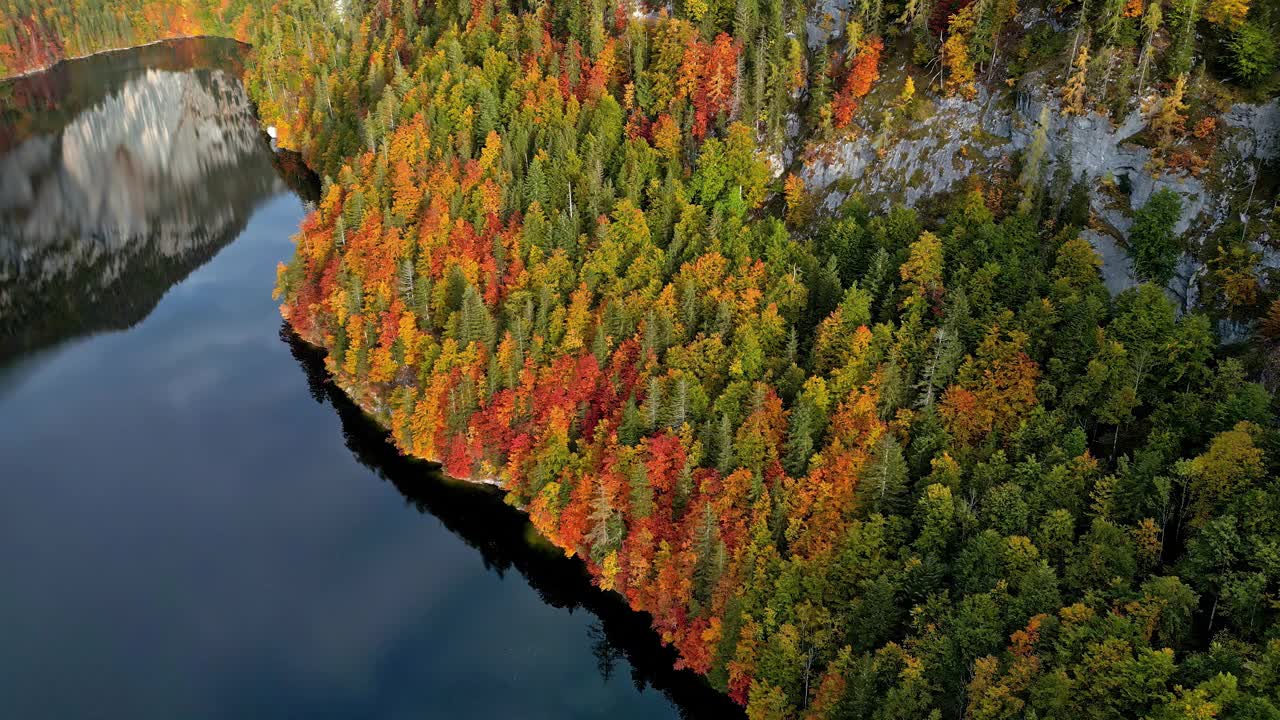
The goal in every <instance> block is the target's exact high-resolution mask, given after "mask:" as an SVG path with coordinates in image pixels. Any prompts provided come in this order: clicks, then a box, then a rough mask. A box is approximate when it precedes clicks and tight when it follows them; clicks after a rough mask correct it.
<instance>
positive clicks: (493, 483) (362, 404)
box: [285, 318, 634, 610]
mask: <svg viewBox="0 0 1280 720" xmlns="http://www.w3.org/2000/svg"><path fill="white" fill-rule="evenodd" d="M285 324H286V325H287V326H288V327H289V332H290V333H292V334H293V336H294V337H296V338H298V339H299V340H301V341H302V342H303V343H306V345H307V346H308V347H310V348H312V349H314V350H316V351H317V352H321V353H324V354H325V355H326V356H328V354H329V348H327V347H325V346H324V345H323V344H321V343H318V342H314V341H313V340H312V339H311V338H309V337H307V336H305V335H303V334H302V333H300V332H298V331H297V329H295V328H294V327H293V324H292V323H290V322H289V319H288V318H285ZM325 375H326V379H327V380H328V382H330V383H332V384H333V386H334V387H336V388H337V389H338V390H339V391H340V392H341V393H342V394H343V395H344V396H346V398H347V399H348V400H350V401H351V404H352V405H355V406H356V407H357V408H359V409H360V412H362V413H364V415H365V417H367V418H369V421H370V422H372V423H373V424H375V425H377V426H378V427H379V428H381V429H382V430H383V431H384V432H386V433H387V442H388V443H390V444H391V446H392V447H393V448H394V449H395V451H396V452H397V453H399V454H401V455H403V456H404V457H407V458H413V459H414V460H420V461H422V462H427V463H431V464H433V465H437V466H439V468H440V474H442V475H444V476H445V477H447V478H449V479H450V480H456V481H458V482H465V483H472V484H474V485H488V486H490V487H495V488H498V489H499V490H506V483H504V482H503V481H502V479H501V478H497V477H455V476H453V475H450V474H449V473H447V472H445V471H444V463H442V462H440V461H439V460H438V459H436V458H424V457H419V456H417V455H414V454H412V453H408V452H405V451H404V449H403V448H401V447H400V446H399V445H397V444H396V443H395V442H394V440H393V436H392V434H391V428H390V427H388V426H387V425H386V423H384V422H382V418H381V417H379V416H378V413H377V412H376V411H375V410H374V409H373V408H371V407H370V403H369V398H368V397H367V396H364V395H359V394H357V393H355V392H352V390H353V388H350V387H347V386H345V385H343V384H342V383H341V382H340V381H339V379H338V377H337V376H335V375H334V374H333V373H331V372H328V370H327V369H326V371H325ZM512 507H515V508H516V509H517V510H519V511H520V512H522V513H524V514H525V515H526V516H527V515H528V510H527V509H526V508H525V507H523V506H518V505H513V506H512ZM633 610H634V608H633Z"/></svg>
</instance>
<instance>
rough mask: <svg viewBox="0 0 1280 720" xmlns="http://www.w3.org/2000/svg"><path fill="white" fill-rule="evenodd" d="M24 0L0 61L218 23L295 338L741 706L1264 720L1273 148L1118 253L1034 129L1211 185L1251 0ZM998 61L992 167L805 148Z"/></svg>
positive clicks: (1163, 216)
mask: <svg viewBox="0 0 1280 720" xmlns="http://www.w3.org/2000/svg"><path fill="white" fill-rule="evenodd" d="M46 5H48V4H47V3H42V2H36V3H34V4H33V3H25V4H24V2H23V0H18V1H17V3H16V4H15V3H14V2H13V1H12V0H10V3H9V5H8V6H7V9H5V10H4V13H3V16H4V18H5V20H6V22H5V23H3V24H0V25H2V27H3V32H4V33H5V34H4V35H0V70H3V71H4V72H0V74H14V73H17V72H21V71H24V70H27V69H31V68H35V67H40V66H44V65H47V64H49V63H50V62H53V61H56V60H57V59H60V58H62V57H70V56H74V55H79V54H84V53H85V52H90V51H92V50H94V49H102V48H106V47H112V46H119V45H122V44H123V45H129V44H137V43H139V42H146V41H149V40H151V39H155V38H158V37H168V36H174V35H182V34H217V35H227V36H234V37H238V38H241V39H244V40H246V41H248V42H250V43H252V45H253V54H252V56H251V61H250V63H249V67H248V70H247V75H246V82H247V86H248V89H249V92H250V95H251V96H252V97H253V99H254V101H255V102H256V104H257V109H258V112H259V115H260V116H261V119H262V122H263V124H264V125H268V126H271V127H273V128H274V130H275V138H276V142H277V143H278V145H279V146H280V147H282V148H287V149H290V150H295V151H297V152H299V153H301V156H302V157H303V158H304V159H305V161H306V162H307V164H308V165H309V166H310V167H311V168H312V169H313V170H314V171H315V172H316V174H317V175H318V176H320V177H321V178H322V191H321V194H320V197H319V200H318V202H316V203H315V206H314V209H313V211H312V212H310V214H309V215H308V217H307V219H306V220H305V221H304V223H303V225H302V227H301V228H300V229H299V231H298V234H297V236H296V254H295V255H294V257H293V258H292V259H291V260H290V261H289V262H288V263H286V264H282V265H281V266H280V268H279V269H278V287H277V292H278V298H279V301H280V303H281V312H282V314H283V316H284V317H285V319H286V320H287V321H288V323H289V324H290V325H291V326H292V328H293V330H294V331H295V332H296V333H297V334H298V335H299V336H300V337H301V338H303V339H304V340H306V341H308V342H310V343H312V344H314V345H317V346H319V347H321V348H323V350H324V351H325V352H326V354H327V359H326V361H325V364H326V367H327V370H328V371H329V373H330V374H331V375H332V377H333V381H334V382H335V383H336V384H337V385H338V386H339V387H341V388H342V389H343V390H344V391H345V392H346V393H347V394H348V395H350V396H351V397H352V398H353V399H354V400H355V401H356V402H357V403H358V404H359V405H361V406H362V407H363V408H364V409H365V410H366V412H368V413H369V414H371V415H372V416H374V417H375V418H377V419H378V420H379V422H380V423H382V424H383V425H384V426H385V427H386V428H387V429H388V430H389V432H390V434H391V437H392V439H393V441H394V443H395V445H396V447H397V448H399V450H400V451H401V452H403V453H405V454H408V455H412V456H415V457H419V458H424V459H428V460H432V461H436V462H439V463H440V464H441V465H442V466H443V467H444V469H445V471H446V472H447V473H448V474H449V475H451V476H454V477H457V478H464V479H476V480H490V481H496V482H499V483H501V485H502V487H503V489H504V490H505V492H506V498H507V501H508V502H509V503H510V504H512V505H515V506H518V507H520V508H523V509H524V510H526V511H527V513H528V515H529V517H530V519H531V521H532V523H533V525H534V526H535V527H536V528H537V530H538V531H539V532H540V533H541V534H542V535H543V536H544V537H545V538H546V539H547V540H548V541H550V543H552V544H554V545H555V546H556V547H557V548H559V549H561V550H563V552H564V553H565V554H566V555H569V556H573V557H576V558H579V559H580V560H581V562H582V563H584V564H585V565H586V567H587V568H588V569H589V571H590V574H591V576H592V577H593V579H594V581H595V583H596V584H597V585H599V587H601V588H604V589H606V590H611V591H614V592H616V593H619V594H621V595H622V596H623V597H625V599H626V601H627V603H628V604H629V605H630V606H631V607H632V608H633V609H635V610H637V611H642V612H645V613H648V614H649V616H651V618H652V623H653V626H654V628H655V629H656V630H657V632H658V633H659V635H660V636H661V639H662V640H663V642H665V643H669V644H671V645H673V646H674V647H675V648H677V649H678V651H679V657H680V660H679V662H680V665H681V666H682V667H686V668H689V669H691V670H693V671H695V672H696V673H699V674H701V675H704V676H705V677H706V679H707V681H708V682H709V683H710V684H711V685H712V686H714V687H715V688H717V689H719V690H721V691H723V692H724V693H726V694H728V695H729V696H730V697H731V698H732V699H733V700H734V701H736V702H738V703H740V704H741V705H743V706H745V708H746V712H747V715H748V717H750V718H751V720H782V719H784V718H786V719H795V720H799V719H800V718H812V719H814V720H818V719H823V718H884V719H891V718H893V719H896V718H920V719H922V720H923V719H926V718H928V719H930V720H933V719H938V720H941V719H942V718H966V719H972V720H994V719H996V718H1026V719H1028V720H1030V719H1032V718H1039V719H1041V720H1045V719H1048V718H1064V719H1065V718H1151V719H1152V720H1173V719H1174V718H1187V719H1188V720H1189V719H1191V718H1196V719H1206V718H1224V719H1226V718H1238V719H1241V720H1244V719H1250V720H1252V719H1254V718H1258V719H1261V718H1280V419H1278V417H1280V416H1278V414H1280V401H1277V400H1276V392H1275V391H1276V387H1277V384H1280V270H1277V261H1276V260H1275V258H1276V257H1277V255H1276V252H1277V250H1276V247H1277V231H1278V230H1280V227H1278V223H1277V214H1276V210H1277V207H1278V206H1277V188H1278V187H1280V165H1278V164H1277V163H1278V162H1280V159H1278V158H1277V153H1275V151H1274V146H1273V149H1272V151H1271V154H1269V155H1268V154H1267V153H1266V152H1264V150H1257V151H1256V152H1255V153H1254V155H1252V156H1250V158H1252V160H1251V161H1252V162H1254V163H1255V164H1254V165H1253V171H1252V172H1253V174H1252V175H1251V176H1250V177H1252V178H1253V183H1252V187H1248V186H1244V188H1243V190H1242V191H1240V192H1238V193H1237V194H1236V195H1231V196H1230V197H1233V198H1238V204H1236V205H1231V211H1230V212H1221V213H1219V217H1218V218H1217V219H1216V220H1214V221H1213V222H1201V221H1198V220H1196V219H1195V218H1196V217H1200V216H1197V215H1195V214H1194V213H1195V212H1200V211H1199V210H1195V209H1193V208H1191V207H1190V205H1189V200H1188V199H1187V196H1186V195H1185V194H1180V193H1179V192H1176V191H1175V190H1177V186H1167V185H1161V184H1159V183H1156V185H1154V186H1153V189H1151V190H1150V192H1149V193H1146V195H1145V197H1143V198H1142V199H1141V201H1140V202H1139V201H1136V200H1135V201H1134V206H1135V209H1134V210H1133V211H1132V212H1131V213H1130V212H1127V210H1126V211H1125V213H1124V214H1125V222H1124V225H1125V226H1126V227H1124V228H1120V229H1117V228H1115V227H1110V229H1111V230H1115V233H1113V234H1115V235H1117V237H1118V239H1117V240H1116V241H1115V243H1116V246H1117V247H1119V248H1121V249H1120V251H1119V252H1118V255H1119V256H1120V257H1119V259H1117V258H1116V257H1111V256H1110V255H1109V254H1108V253H1105V252H1102V251H1101V250H1100V249H1099V247H1100V246H1099V244H1098V243H1096V242H1091V238H1094V237H1095V236H1101V235H1105V234H1106V231H1107V230H1108V227H1109V226H1108V224H1107V223H1106V222H1105V221H1104V220H1102V219H1100V216H1103V215H1104V213H1103V212H1102V211H1101V210H1100V209H1099V202H1100V201H1099V198H1102V199H1103V201H1104V202H1112V204H1114V198H1118V197H1123V198H1124V199H1125V201H1126V202H1128V200H1129V198H1130V197H1137V195H1133V194H1132V193H1131V191H1130V190H1129V189H1127V188H1125V187H1124V186H1125V185H1126V183H1129V182H1130V180H1129V178H1130V175H1124V176H1123V178H1121V177H1120V176H1119V175H1118V174H1116V175H1106V176H1103V175H1095V176H1093V177H1089V176H1087V175H1083V174H1082V175H1076V174H1074V173H1073V172H1072V170H1071V167H1072V166H1071V165H1070V163H1069V162H1067V161H1066V160H1064V159H1062V158H1060V157H1058V156H1057V155H1056V154H1055V153H1056V151H1055V150H1054V149H1053V147H1054V145H1053V139H1052V138H1053V132H1054V130H1052V128H1053V127H1056V126H1055V125H1054V122H1056V121H1055V120H1052V119H1051V115H1052V116H1053V117H1058V118H1065V119H1066V120H1067V121H1070V120H1071V119H1072V118H1077V119H1084V118H1094V119H1096V120H1095V121H1096V122H1100V123H1111V124H1115V125H1119V124H1121V122H1122V121H1123V119H1124V118H1125V117H1140V118H1142V121H1141V129H1140V132H1139V133H1138V134H1135V135H1134V137H1135V138H1136V140H1135V142H1137V143H1138V144H1140V145H1141V147H1142V148H1143V152H1144V153H1146V154H1147V155H1146V157H1148V158H1149V160H1148V164H1147V165H1146V166H1145V167H1144V168H1141V169H1140V170H1141V172H1144V173H1147V174H1148V175H1150V176H1152V177H1166V176H1176V177H1178V178H1187V179H1190V180H1192V181H1194V182H1198V183H1203V184H1206V185H1210V184H1211V183H1212V182H1213V179H1214V177H1215V175H1218V174H1219V171H1218V170H1217V168H1218V165H1216V164H1215V163H1219V162H1221V157H1222V156H1221V151H1220V150H1219V149H1218V148H1220V147H1221V146H1222V145H1223V142H1222V141H1220V140H1219V138H1220V137H1224V136H1223V135H1222V133H1225V132H1226V131H1227V129H1228V128H1229V127H1234V126H1232V125H1230V122H1232V121H1230V119H1229V116H1230V117H1235V116H1234V115H1231V113H1232V112H1237V113H1238V111H1234V110H1231V108H1233V107H1235V106H1236V104H1240V103H1253V104H1254V105H1256V106H1259V107H1274V106H1275V100H1274V97H1275V95H1276V89H1277V88H1278V87H1280V79H1278V78H1277V69H1278V64H1280V47H1277V42H1278V41H1277V38H1278V37H1280V35H1278V33H1280V3H1277V2H1276V0H1128V2H1125V1H1124V0H1076V1H1072V0H1044V1H1043V2H1034V1H1033V0H1023V2H1022V3H1019V2H1018V0H906V1H905V2H903V1H902V0H858V2H852V3H850V2H817V3H814V2H800V1H799V0H732V1H731V0H677V1H676V2H675V3H674V4H673V5H668V6H662V5H658V4H646V3H644V2H633V1H632V0H624V1H623V2H613V1H612V0H610V1H609V2H606V1H605V0H543V1H540V2H533V1H529V2H523V1H519V0H517V1H515V2H510V1H508V0H470V2H460V1H454V0H347V1H346V2H345V3H340V4H338V5H337V6H335V5H333V4H331V3H330V2H329V0H277V1H276V2H274V3H267V2H255V1H254V0H223V2H219V3H214V2H207V3H205V2H194V3H187V2H178V1H174V2H165V1H164V0H156V1H155V2H140V1H139V2H120V1H116V0H74V1H72V0H64V1H60V2H56V3H52V7H45V6H46ZM38 8H39V10H38ZM1015 86H1018V87H1023V88H1026V87H1031V86H1034V87H1035V88H1036V92H1039V93H1040V94H1041V95H1042V96H1044V97H1045V98H1046V101H1045V102H1044V104H1043V109H1041V110H1039V112H1038V113H1033V115H1032V117H1033V118H1034V121H1033V122H1031V123H1029V124H1028V125H1027V129H1026V136H1027V142H1026V143H1025V145H1024V146H1023V147H1021V148H1020V149H1018V151H1017V152H1016V153H1010V154H1009V157H1007V158H1004V160H1003V163H1004V164H1003V165H1002V166H1000V168H1001V169H999V170H998V171H993V172H974V173H971V174H968V175H966V176H965V177H963V178H962V179H960V180H958V181H957V182H955V183H954V184H952V185H951V186H950V187H949V188H948V189H947V190H946V191H945V192H941V193H936V194H931V195H929V196H928V197H924V198H922V199H919V200H918V201H911V202H908V201H906V200H905V199H904V197H906V196H905V195H904V196H900V197H889V198H887V199H886V198H883V197H871V196H869V195H865V194H863V193H860V192H856V191H850V192H847V193H840V194H832V193H830V192H829V191H828V190H827V189H826V188H825V187H819V186H818V185H817V183H816V182H815V181H814V175H813V173H811V172H808V171H807V167H808V166H811V165H812V164H813V163H814V162H816V160H815V158H820V157H825V156H824V155H823V153H824V152H827V153H828V155H829V154H830V152H831V150H830V148H833V147H839V146H840V144H841V143H846V142H851V141H852V139H857V138H861V139H863V140H866V141H867V142H868V143H869V147H872V148H873V150H872V151H871V153H872V155H873V156H874V157H877V158H879V159H880V160H873V162H872V165H871V167H869V168H868V169H867V171H866V172H867V173H870V174H874V173H876V172H877V171H878V169H877V166H876V162H879V161H882V160H884V158H886V157H888V150H887V149H888V148H889V147H892V146H894V144H895V143H899V142H909V141H911V140H912V139H913V138H914V136H913V133H914V132H916V131H917V129H918V128H920V127H924V126H925V124H926V123H927V122H937V120H936V119H935V115H934V114H941V115H945V114H946V113H947V112H949V111H948V110H946V109H945V108H956V107H961V106H962V104H964V103H975V104H981V103H982V102H986V101H988V100H989V99H990V98H992V97H996V96H997V93H999V92H1001V91H1002V89H1003V91H1007V90H1008V89H1009V88H1013V87H1015ZM1267 103H1270V105H1267ZM1252 106H1253V105H1251V106H1250V107H1252ZM965 107H967V106H965ZM939 108H943V109H941V110H940V109H939ZM1082 121H1083V120H1082ZM964 132H965V133H966V134H978V133H981V132H983V129H981V128H976V127H975V128H965V129H964ZM1259 147H1262V146H1261V145H1260V146H1259ZM880 149H884V152H879V150H880ZM877 153H878V154H877ZM884 162H886V163H887V160H884ZM1137 173H1138V171H1134V175H1135V176H1136V175H1137ZM837 182H840V181H837ZM1144 192H1145V191H1144ZM1223 192H1224V193H1225V192H1226V191H1223ZM1123 193H1130V194H1123ZM1122 194H1123V195H1122ZM1108 197H1109V198H1112V200H1106V198H1108ZM1222 197H1226V195H1223V196H1222ZM1232 202H1236V201H1234V200H1233V201H1232ZM1120 261H1123V262H1125V263H1127V266H1126V267H1130V268H1131V271H1130V279H1131V281H1130V282H1128V283H1127V285H1126V286H1125V287H1122V288H1115V287H1111V286H1110V284H1109V283H1107V282H1105V281H1104V279H1105V278H1104V274H1105V272H1106V271H1107V268H1108V266H1109V265H1111V264H1113V263H1116V262H1120ZM1188 265H1190V266H1195V267H1200V268H1201V270H1199V271H1197V272H1194V273H1191V274H1190V279H1189V280H1188V281H1187V282H1186V285H1187V286H1188V287H1191V286H1194V288H1195V292H1194V293H1186V292H1183V293H1181V294H1180V293H1176V292H1173V291H1171V289H1170V288H1171V287H1174V286H1175V285H1176V279H1177V278H1179V277H1182V276H1183V275H1186V274H1187V273H1184V272H1183V270H1184V269H1185V267H1187V266H1188ZM566 691H567V690H566Z"/></svg>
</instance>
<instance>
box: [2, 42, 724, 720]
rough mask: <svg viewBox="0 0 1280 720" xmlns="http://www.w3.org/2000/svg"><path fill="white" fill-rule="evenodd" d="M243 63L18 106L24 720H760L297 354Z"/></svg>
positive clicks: (10, 569)
mask: <svg viewBox="0 0 1280 720" xmlns="http://www.w3.org/2000/svg"><path fill="white" fill-rule="evenodd" d="M241 52H242V51H241V48H240V47H239V46H238V45H236V44H234V43H230V42H223V41H188V42H180V43H173V44H167V45H160V46H153V47H150V48H145V49H140V50H135V51H129V52H124V53H114V54H111V55H106V56H99V57H96V58H92V59H87V60H82V61H76V62H73V63H67V64H63V65H61V66H59V67H56V68H54V69H53V70H51V71H49V72H47V73H44V74H42V75H39V76H34V77H31V78H27V79H24V80H21V81H17V82H12V83H9V84H3V85H0V638H3V640H0V717H6V718H80V717H119V718H124V717H128V718H206V717H219V718H221V717H225V718H244V717H308V718H313V717H410V716H412V717H428V718H433V717H440V718H445V717H447V718H557V719H559V718H610V719H611V720H622V719H624V718H663V717H680V716H684V717H699V718H701V717H733V716H735V715H739V713H737V711H735V710H734V709H733V708H732V707H731V706H728V705H727V704H726V701H724V700H723V698H722V697H721V696H719V695H718V694H715V693H713V692H712V691H710V690H709V689H708V688H707V687H706V686H705V684H703V683H702V681H701V680H700V679H698V678H697V677H695V676H693V675H692V674H690V673H686V672H674V671H672V670H670V666H671V663H672V662H673V659H674V658H673V656H672V655H671V653H670V652H669V651H667V650H665V649H663V648H661V647H660V646H659V644H658V642H657V638H656V636H655V635H654V634H653V633H652V632H651V631H650V630H649V629H648V625H647V617H646V616H643V615H639V614H635V613H631V612H630V611H628V610H627V609H626V608H625V606H624V605H623V604H622V603H621V602H620V600H619V599H618V598H617V597H616V596H613V595H610V594H606V593H601V592H599V591H597V590H595V589H593V588H592V587H591V586H590V584H589V583H588V582H587V580H586V578H585V575H584V573H583V572H582V570H581V568H580V567H579V566H578V564H577V563H576V561H572V560H568V559H565V558H564V557H563V556H561V555H559V554H558V553H556V552H555V551H553V550H551V549H549V548H546V547H545V546H543V545H541V544H539V543H537V542H534V541H532V535H531V531H530V529H529V527H528V525H527V524H526V523H525V521H524V519H523V516H522V515H521V514H520V513H518V512H516V511H515V510H513V509H511V508H508V507H506V506H505V505H503V504H502V502H501V498H500V496H499V495H498V494H497V493H496V492H493V491H491V490H490V489H487V488H482V487H476V486H470V485H463V484H460V483H453V482H450V481H447V480H445V479H443V478H441V477H440V476H439V475H438V473H436V472H434V471H433V469H432V468H431V467H429V466H427V465H425V464H422V463H415V462H411V461H407V460H405V459H403V458H400V457H398V456H397V455H396V453H395V452H394V451H392V449H391V448H390V446H389V445H388V444H387V443H386V439H385V436H384V434H383V433H381V432H380V431H379V430H378V429H377V428H376V427H374V426H372V425H371V424H370V423H369V422H368V421H367V420H366V419H365V418H364V417H363V416H362V415H361V414H360V412H359V411H358V410H356V409H354V408H353V407H352V406H351V405H350V404H349V403H347V402H346V401H345V400H344V399H343V398H342V397H341V396H340V395H338V394H337V393H336V392H335V391H334V389H333V388H332V386H331V385H329V384H328V383H326V381H325V377H324V373H323V368H322V366H321V364H320V360H319V358H318V357H316V356H315V354H314V352H313V351H312V350H311V349H309V348H307V347H304V346H301V345H300V344H298V343H296V342H295V341H293V340H292V338H290V337H289V335H288V334H287V333H285V332H283V331H282V327H281V322H280V316H279V313H278V312H277V309H276V306H275V303H274V302H273V301H272V299H271V288H272V285H273V282H274V278H275V267H276V263H277V262H279V261H281V260H283V259H286V258H287V257H288V256H289V254H290V253H291V252H292V245H291V243H290V241H289V237H290V235H291V234H292V233H293V231H294V229H295V228H296V226H297V224H298V222H299V220H300V219H301V218H302V216H303V213H304V212H305V205H304V201H303V200H302V199H300V196H299V193H304V194H305V193H306V192H307V188H308V186H309V185H310V180H309V179H308V178H306V177H303V176H302V175H301V174H300V173H299V172H298V171H297V169H296V168H297V165H296V163H295V162H291V161H290V160H289V159H288V158H284V157H282V156H275V155H273V154H272V153H271V151H270V148H269V146H268V144H267V141H266V140H265V138H264V137H263V136H262V135H261V134H260V131H259V129H258V127H257V125H256V123H255V121H254V118H253V115H252V108H251V107H250V105H249V103H248V101H247V99H246V98H245V95H244V91H243V89H242V87H241V86H240V83H239V81H238V77H239V71H240V66H239V64H240V62H241Z"/></svg>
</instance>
